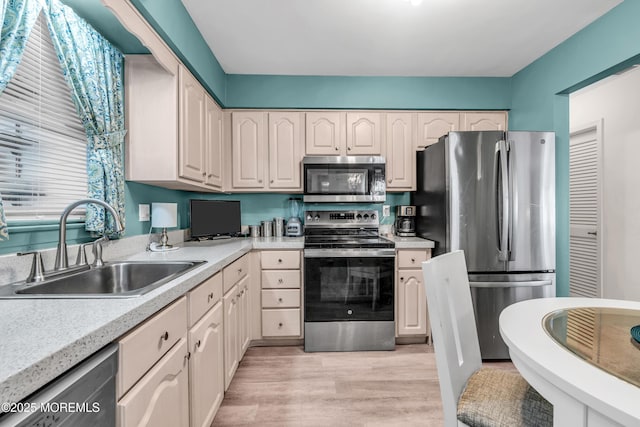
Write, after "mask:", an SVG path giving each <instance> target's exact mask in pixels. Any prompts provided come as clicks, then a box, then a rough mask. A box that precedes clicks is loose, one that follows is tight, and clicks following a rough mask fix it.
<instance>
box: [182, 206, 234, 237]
mask: <svg viewBox="0 0 640 427" xmlns="http://www.w3.org/2000/svg"><path fill="white" fill-rule="evenodd" d="M189 216H190V219H191V238H193V239H205V238H210V237H216V236H233V235H236V234H239V233H240V202H239V201H237V200H196V199H191V204H190V210H189Z"/></svg>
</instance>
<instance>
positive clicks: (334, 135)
mask: <svg viewBox="0 0 640 427" xmlns="http://www.w3.org/2000/svg"><path fill="white" fill-rule="evenodd" d="M345 120H346V115H345V113H343V112H330V111H324V112H308V113H307V114H306V125H307V126H306V130H307V131H306V140H305V146H306V150H305V153H306V154H307V155H308V156H339V155H340V154H344V152H346V147H345V146H346V142H345V140H346V134H345Z"/></svg>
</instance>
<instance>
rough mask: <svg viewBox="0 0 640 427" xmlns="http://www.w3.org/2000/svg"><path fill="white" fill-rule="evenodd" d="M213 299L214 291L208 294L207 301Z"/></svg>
mask: <svg viewBox="0 0 640 427" xmlns="http://www.w3.org/2000/svg"><path fill="white" fill-rule="evenodd" d="M212 299H213V292H211V293H210V294H209V295H207V302H209V301H211V300H212Z"/></svg>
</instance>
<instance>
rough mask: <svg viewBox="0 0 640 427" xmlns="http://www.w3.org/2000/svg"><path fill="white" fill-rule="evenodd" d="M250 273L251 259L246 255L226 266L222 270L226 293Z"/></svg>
mask: <svg viewBox="0 0 640 427" xmlns="http://www.w3.org/2000/svg"><path fill="white" fill-rule="evenodd" d="M248 272H249V257H248V256H247V255H244V256H243V257H242V258H239V259H237V260H235V261H234V262H232V263H231V264H229V265H228V266H226V267H225V268H224V270H222V280H223V281H224V293H225V294H226V293H227V291H228V290H229V289H231V288H233V285H235V284H236V283H238V281H239V280H240V279H242V278H243V277H244V276H246V275H247V273H248Z"/></svg>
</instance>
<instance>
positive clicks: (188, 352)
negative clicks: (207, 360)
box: [184, 351, 191, 362]
mask: <svg viewBox="0 0 640 427" xmlns="http://www.w3.org/2000/svg"><path fill="white" fill-rule="evenodd" d="M189 359H191V352H190V351H187V354H185V355H184V360H185V362H186V361H187V360H189Z"/></svg>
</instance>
